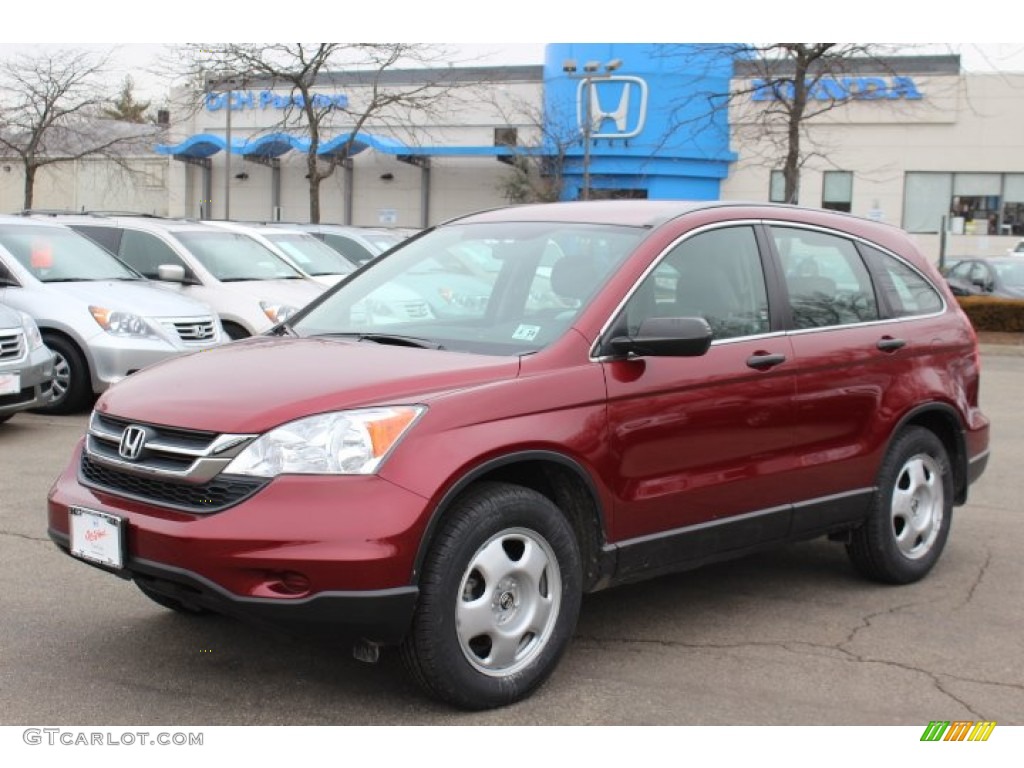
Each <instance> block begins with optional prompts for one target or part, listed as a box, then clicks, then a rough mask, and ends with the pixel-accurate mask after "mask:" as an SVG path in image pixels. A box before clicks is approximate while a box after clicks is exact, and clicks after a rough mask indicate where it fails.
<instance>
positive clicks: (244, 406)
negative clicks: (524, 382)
mask: <svg viewBox="0 0 1024 768" xmlns="http://www.w3.org/2000/svg"><path fill="white" fill-rule="evenodd" d="M518 372H519V358H518V357H495V356H486V355H473V354H466V353H458V352H446V351H443V350H430V349H418V348H412V347H397V346H391V345H386V344H375V343H373V342H358V341H353V340H348V339H332V338H310V339H290V338H277V337H268V336H258V337H253V338H250V339H245V340H242V341H237V342H233V343H231V344H228V345H226V346H223V347H218V348H216V349H211V350H208V351H205V352H202V353H196V354H191V355H185V356H182V357H178V358H175V359H173V360H168V361H165V362H163V363H158V364H157V365H153V366H150V367H148V368H146V369H145V370H143V371H140V372H138V373H136V374H134V375H132V376H129V377H128V378H127V379H124V380H123V381H121V382H120V383H118V384H117V385H116V386H114V387H111V388H110V389H109V390H108V391H107V392H106V393H105V394H104V395H103V396H102V397H101V398H100V400H99V402H98V403H97V405H96V407H97V410H99V411H101V412H103V413H109V414H111V415H113V416H118V417H121V418H125V419H130V420H133V421H142V422H149V423H153V424H165V425H170V426H177V427H183V428H187V429H196V430H206V431H211V432H230V433H254V432H263V431H265V430H267V429H270V428H271V427H274V426H277V425H278V424H283V423H285V422H288V421H292V420H294V419H298V418H301V417H303V416H308V415H311V414H315V413H322V412H326V411H333V410H340V409H344V408H353V407H359V406H365V405H374V404H401V403H418V402H424V401H425V400H426V399H428V398H429V397H430V396H431V395H434V394H437V393H439V392H447V391H450V390H453V389H461V388H465V387H471V386H474V385H478V384H484V383H488V382H492V381H498V380H504V379H510V378H514V377H515V376H516V375H518Z"/></svg>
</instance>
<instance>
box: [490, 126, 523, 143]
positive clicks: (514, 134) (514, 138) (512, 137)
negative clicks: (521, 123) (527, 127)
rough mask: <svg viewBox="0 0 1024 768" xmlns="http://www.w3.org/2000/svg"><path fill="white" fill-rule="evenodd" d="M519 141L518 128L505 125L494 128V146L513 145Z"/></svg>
mask: <svg viewBox="0 0 1024 768" xmlns="http://www.w3.org/2000/svg"><path fill="white" fill-rule="evenodd" d="M518 142H519V129H518V128H511V127H508V126H505V127H503V128H495V129H494V146H496V147H515V146H517V145H518Z"/></svg>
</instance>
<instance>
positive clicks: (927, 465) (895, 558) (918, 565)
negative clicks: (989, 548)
mask: <svg viewBox="0 0 1024 768" xmlns="http://www.w3.org/2000/svg"><path fill="white" fill-rule="evenodd" d="M952 516H953V477H952V472H951V471H950V465H949V456H948V454H947V453H946V448H945V446H944V445H943V444H942V441H941V440H939V438H938V437H936V436H935V434H934V433H933V432H931V431H929V430H927V429H924V428H923V427H911V428H909V429H907V430H905V431H903V432H902V433H900V435H899V436H897V437H896V439H895V440H894V441H893V443H892V445H891V446H890V447H889V451H888V453H887V454H886V457H885V460H884V461H883V463H882V469H881V472H880V473H879V476H878V490H877V491H876V492H875V498H874V501H873V503H872V507H871V511H870V514H869V516H868V519H867V521H866V522H865V523H864V525H862V526H861V527H860V528H858V529H856V530H855V531H853V535H852V538H851V540H850V543H849V544H848V545H847V552H848V553H849V555H850V559H851V560H852V561H853V564H854V566H855V567H856V568H857V570H859V571H860V572H861V573H862V574H864V575H865V576H867V577H868V578H871V579H874V580H876V581H882V582H885V583H888V584H909V583H910V582H913V581H917V580H918V579H921V578H923V577H924V576H925V575H926V574H927V573H928V571H930V570H931V569H932V566H934V565H935V563H936V562H937V561H938V559H939V556H940V555H941V554H942V550H943V547H945V545H946V539H947V538H948V536H949V527H950V523H951V521H952Z"/></svg>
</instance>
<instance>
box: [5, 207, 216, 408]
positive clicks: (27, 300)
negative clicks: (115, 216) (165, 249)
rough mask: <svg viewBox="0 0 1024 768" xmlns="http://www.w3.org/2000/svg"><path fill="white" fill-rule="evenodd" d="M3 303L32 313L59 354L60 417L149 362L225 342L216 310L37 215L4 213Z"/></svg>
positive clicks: (56, 392)
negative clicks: (155, 281) (156, 281)
mask: <svg viewBox="0 0 1024 768" xmlns="http://www.w3.org/2000/svg"><path fill="white" fill-rule="evenodd" d="M0 302H2V303H4V304H6V305H7V306H9V307H12V308H14V309H17V310H21V311H22V312H25V313H26V314H28V315H29V316H30V317H32V318H33V319H34V320H35V321H36V323H37V324H38V326H39V329H40V331H41V333H42V338H43V341H44V342H45V343H46V346H47V347H49V348H50V349H51V350H52V351H53V353H54V362H53V367H54V381H53V386H52V394H53V396H52V398H51V399H50V400H49V402H48V403H45V404H43V403H40V407H39V410H44V411H47V412H52V413H70V412H73V411H77V410H80V409H82V408H84V407H85V406H86V405H88V403H89V401H90V398H91V397H92V395H95V394H99V393H101V392H103V391H104V390H106V389H107V388H108V387H110V386H111V385H113V384H116V383H117V382H119V381H121V380H122V379H124V378H125V377H127V376H128V375H129V374H131V373H134V372H135V371H137V370H139V369H140V368H143V367H145V366H147V365H149V364H151V363H156V362H159V361H161V360H165V359H166V358H168V357H172V356H174V355H177V354H181V353H183V352H189V351H196V350H203V349H208V348H210V347H212V346H216V345H218V344H221V343H223V341H224V337H223V334H222V333H221V331H220V327H219V324H218V323H217V321H216V318H215V317H214V315H213V313H212V312H211V310H210V308H209V307H208V306H206V305H204V304H202V303H200V302H198V301H193V300H191V299H187V298H183V297H181V296H175V295H174V294H173V293H171V292H169V291H166V290H163V289H161V288H160V287H159V286H156V285H155V284H153V283H151V282H150V281H148V280H146V279H144V278H143V277H142V275H140V274H139V273H138V272H136V271H135V270H133V269H130V268H129V267H127V266H126V265H125V264H123V263H122V262H120V261H118V260H117V259H115V258H114V257H113V256H111V255H110V254H109V253H107V252H106V251H104V250H103V249H102V248H100V247H99V246H97V245H96V243H94V242H92V241H91V240H90V239H89V238H87V237H82V236H81V235H80V234H78V233H76V232H73V231H72V230H71V229H69V228H67V227H64V226H59V225H57V224H54V223H52V222H49V221H41V220H39V219H35V218H27V217H22V216H4V217H0ZM27 385H28V379H27V378H26V380H25V382H23V383H22V386H27Z"/></svg>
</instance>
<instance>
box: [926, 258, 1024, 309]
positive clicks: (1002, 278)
mask: <svg viewBox="0 0 1024 768" xmlns="http://www.w3.org/2000/svg"><path fill="white" fill-rule="evenodd" d="M945 276H946V282H947V283H949V287H950V290H952V291H953V294H954V295H955V296H996V297H1000V298H1005V299H1024V259H1022V258H1020V257H1019V256H996V257H992V258H986V259H961V260H960V261H957V262H954V263H953V264H950V265H949V266H948V267H947V268H946V271H945Z"/></svg>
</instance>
